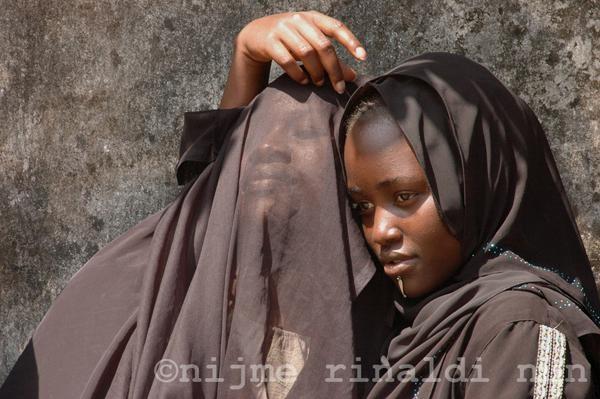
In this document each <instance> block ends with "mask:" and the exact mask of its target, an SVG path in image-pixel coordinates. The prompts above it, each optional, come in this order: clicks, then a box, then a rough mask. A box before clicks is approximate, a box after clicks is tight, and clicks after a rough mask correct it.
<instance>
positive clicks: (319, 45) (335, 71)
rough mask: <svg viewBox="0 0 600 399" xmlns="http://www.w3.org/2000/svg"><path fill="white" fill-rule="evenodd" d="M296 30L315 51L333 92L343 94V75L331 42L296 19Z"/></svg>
mask: <svg viewBox="0 0 600 399" xmlns="http://www.w3.org/2000/svg"><path fill="white" fill-rule="evenodd" d="M296 29H298V32H300V34H301V35H302V37H304V39H306V41H308V42H309V43H310V45H311V46H312V47H313V48H314V49H315V50H316V51H317V54H318V56H319V60H320V62H321V65H323V68H324V69H325V72H327V75H329V80H331V84H332V85H333V87H334V88H335V91H337V92H338V93H340V94H341V93H343V92H344V90H345V88H346V84H345V83H344V74H343V72H342V67H341V66H340V62H339V60H338V56H337V54H336V52H335V48H334V47H333V43H332V42H331V40H329V38H328V37H327V36H325V35H324V34H323V33H322V32H321V31H320V30H319V29H317V28H316V27H315V26H314V25H312V24H311V23H309V22H308V21H306V20H304V19H297V21H296Z"/></svg>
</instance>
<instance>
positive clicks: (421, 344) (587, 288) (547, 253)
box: [340, 53, 600, 397]
mask: <svg viewBox="0 0 600 399" xmlns="http://www.w3.org/2000/svg"><path fill="white" fill-rule="evenodd" d="M373 91H375V92H376V93H377V94H379V96H380V97H381V98H382V100H383V103H384V104H385V106H386V107H387V109H388V110H389V111H390V113H391V115H392V116H393V117H394V118H395V120H396V121H397V123H398V124H399V126H400V128H401V130H402V132H403V133H404V135H405V136H406V138H407V140H408V142H409V143H410V145H411V147H412V149H413V151H414V153H415V155H416V158H417V160H418V161H419V163H420V165H421V166H422V168H423V170H424V171H425V174H426V177H427V180H428V183H429V185H430V188H431V190H432V194H433V197H434V199H435V201H436V206H437V208H438V211H439V213H440V216H441V218H442V220H443V221H444V222H445V223H446V225H447V226H448V228H449V230H450V231H451V232H452V233H453V235H455V236H456V238H457V239H458V240H459V241H460V243H461V249H462V254H463V264H462V266H461V268H460V269H459V271H458V272H457V274H456V275H454V276H453V277H452V278H451V279H450V280H449V281H447V282H446V283H445V285H444V286H443V287H441V288H440V289H439V290H436V291H435V292H433V293H430V294H428V295H426V296H425V297H422V298H413V299H403V298H400V297H399V296H397V297H396V301H395V305H396V308H397V311H398V315H399V320H400V322H401V327H400V328H399V331H398V335H397V336H396V337H394V338H393V339H392V340H391V342H390V345H389V349H388V352H387V361H389V362H390V364H391V370H392V374H394V373H398V372H400V369H399V368H398V367H399V366H398V367H395V366H397V365H407V364H408V365H413V366H415V367H416V369H417V370H418V371H417V374H418V373H419V372H423V370H424V369H425V367H426V365H424V364H423V363H422V359H424V358H425V357H426V356H431V357H434V358H435V357H436V356H438V357H439V356H440V354H443V353H444V351H445V350H446V348H448V347H449V346H450V345H453V344H457V343H456V340H457V339H458V337H459V334H460V333H461V331H463V330H464V329H465V328H466V326H467V325H468V324H469V323H470V321H471V319H470V316H472V315H473V314H474V313H475V311H476V310H477V309H478V308H479V307H480V306H482V305H483V304H485V303H486V302H487V301H489V300H491V299H492V298H494V297H495V296H497V295H499V294H500V293H502V292H504V291H506V290H510V289H511V288H514V287H517V286H523V285H524V284H526V283H530V284H532V285H533V286H535V287H536V290H537V291H536V292H538V291H539V292H540V293H541V295H544V296H545V297H546V298H547V300H548V302H549V303H550V304H551V303H553V302H554V301H558V300H562V298H564V297H567V298H568V299H569V300H571V301H573V302H574V303H575V304H576V306H575V307H574V308H569V309H562V310H561V311H562V312H563V313H564V317H565V318H566V320H568V321H569V323H570V324H571V325H572V326H574V328H575V331H576V334H577V336H578V337H580V338H582V337H585V336H588V338H589V337H590V336H593V341H594V342H596V345H598V340H599V339H600V330H599V329H598V324H600V312H599V300H598V293H597V291H596V286H595V283H594V278H593V274H592V271H591V267H590V263H589V261H588V258H587V256H586V253H585V250H584V247H583V245H582V242H581V239H580V235H579V232H578V229H577V226H576V224H575V220H574V217H573V214H572V212H571V209H570V206H569V202H568V200H567V196H566V194H565V191H564V188H563V185H562V183H561V180H560V177H559V173H558V171H557V168H556V165H555V162H554V159H553V156H552V153H551V151H550V147H549V145H548V142H547V139H546V136H545V134H544V131H543V129H542V127H541V126H540V123H539V122H538V120H537V118H536V116H535V115H534V113H533V111H532V110H531V109H530V108H529V107H528V106H527V104H525V102H524V101H523V100H521V99H520V98H519V97H517V96H516V95H514V94H513V93H512V92H511V91H509V90H508V89H507V88H506V87H505V86H504V85H503V84H502V83H500V82H499V81H498V80H497V79H496V78H495V77H494V76H493V75H492V74H491V73H490V72H489V71H488V70H487V69H485V68H484V67H482V66H481V65H479V64H477V63H475V62H473V61H471V60H469V59H467V58H465V57H463V56H459V55H453V54H448V53H428V54H423V55H420V56H417V57H414V58H411V59H408V60H407V61H405V62H403V63H402V64H401V65H399V66H398V67H397V68H394V69H393V70H391V71H389V72H387V73H385V74H383V75H381V76H378V77H376V78H373V79H372V80H370V81H369V82H367V83H366V84H365V85H363V86H362V87H361V88H359V89H358V90H357V91H356V92H355V93H354V94H353V96H352V97H351V99H350V100H349V102H348V104H347V107H346V111H345V113H344V116H343V118H342V122H341V130H342V131H341V134H340V139H341V142H342V143H341V147H343V142H344V139H345V134H346V132H345V122H346V120H347V119H348V117H349V115H351V114H352V112H353V111H354V109H355V108H356V106H357V105H358V104H359V103H360V101H361V100H363V99H365V98H366V97H368V96H369V95H371V94H372V93H373ZM555 303H556V302H555ZM591 341H592V340H591V339H590V340H589V342H591ZM457 345H460V343H458V344H457ZM596 348H600V346H596ZM599 356H600V354H593V356H592V357H596V360H595V362H596V367H597V366H598V357H599ZM444 384H445V382H441V383H440V384H439V385H438V387H436V392H437V394H438V395H439V396H436V397H450V396H444V395H449V389H450V388H449V387H448V390H445V389H446V388H445V387H444ZM410 392H413V393H414V387H411V386H410V383H402V382H398V381H395V382H385V381H380V382H378V383H377V384H375V386H374V388H373V390H372V392H371V396H370V397H387V395H392V396H394V395H399V396H394V397H403V396H402V395H409V393H410ZM419 397H421V396H419ZM424 397H427V396H424Z"/></svg>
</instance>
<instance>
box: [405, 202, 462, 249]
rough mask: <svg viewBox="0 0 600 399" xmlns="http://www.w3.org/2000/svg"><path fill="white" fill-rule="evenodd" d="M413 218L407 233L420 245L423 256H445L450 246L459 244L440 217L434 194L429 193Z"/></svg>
mask: <svg viewBox="0 0 600 399" xmlns="http://www.w3.org/2000/svg"><path fill="white" fill-rule="evenodd" d="M411 219H412V220H411V226H410V227H411V230H410V233H409V232H407V233H406V235H407V236H408V237H407V238H410V239H412V241H413V243H414V244H416V245H417V246H418V247H419V250H420V251H421V256H422V257H423V258H430V259H431V258H439V257H444V258H445V257H446V255H445V253H446V252H447V250H448V249H449V247H454V246H455V244H458V241H457V240H456V239H455V238H454V237H453V236H452V235H451V234H450V233H449V232H448V229H447V228H446V226H445V225H444V223H443V222H442V220H441V219H440V217H439V214H438V211H437V208H436V206H435V201H434V200H433V196H431V195H429V197H428V198H427V200H425V201H424V202H423V204H422V205H421V207H420V208H419V210H418V211H417V212H416V213H415V214H414V215H413V217H412V218H411Z"/></svg>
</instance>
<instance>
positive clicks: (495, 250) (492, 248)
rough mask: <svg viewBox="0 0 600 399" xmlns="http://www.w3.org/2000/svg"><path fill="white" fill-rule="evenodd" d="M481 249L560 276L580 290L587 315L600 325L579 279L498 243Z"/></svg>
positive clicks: (599, 317) (570, 305)
mask: <svg viewBox="0 0 600 399" xmlns="http://www.w3.org/2000/svg"><path fill="white" fill-rule="evenodd" d="M483 251H484V252H486V253H489V254H492V255H493V256H504V257H507V258H509V259H511V260H514V261H517V262H519V263H522V264H524V265H526V266H529V267H532V268H534V269H539V270H544V271H548V272H552V273H554V274H557V275H558V276H559V277H560V278H562V279H563V280H565V281H566V282H567V283H569V284H571V285H572V286H574V287H575V288H577V289H578V290H579V291H581V293H582V294H583V297H584V301H585V303H584V306H585V308H586V310H587V311H588V314H589V316H590V317H591V319H592V320H593V321H594V322H595V323H596V325H598V326H600V312H599V311H598V310H597V309H595V308H594V307H593V306H592V305H591V303H590V301H589V298H588V297H587V294H586V292H585V291H584V289H583V285H582V284H581V281H580V280H579V279H578V278H576V277H571V276H569V275H567V274H566V273H564V272H562V271H560V270H557V269H554V268H551V267H543V266H539V265H534V264H533V263H530V262H528V261H526V260H525V259H523V258H521V257H520V256H519V255H517V254H515V253H514V252H512V251H511V250H509V249H505V248H502V247H501V246H500V245H497V244H494V243H488V244H486V245H485V246H484V247H483ZM474 255H475V254H473V255H472V256H474ZM519 287H520V288H522V286H519ZM555 305H559V309H564V308H571V309H577V310H578V311H580V312H581V311H582V309H581V308H579V307H578V306H576V305H575V304H571V303H561V304H558V303H555Z"/></svg>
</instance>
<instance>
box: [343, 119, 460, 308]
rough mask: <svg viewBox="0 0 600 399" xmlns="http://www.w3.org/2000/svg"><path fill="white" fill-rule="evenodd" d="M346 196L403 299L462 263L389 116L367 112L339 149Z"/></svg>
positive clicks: (437, 281)
mask: <svg viewBox="0 0 600 399" xmlns="http://www.w3.org/2000/svg"><path fill="white" fill-rule="evenodd" d="M344 160H345V165H346V172H347V177H348V192H349V194H350V196H351V198H352V202H353V207H354V208H355V209H356V210H357V212H359V213H360V216H361V220H362V227H363V233H364V235H365V238H366V240H367V243H368V244H369V246H370V247H371V249H372V250H373V251H374V253H375V254H376V255H377V257H378V258H379V260H380V262H381V264H382V265H383V267H384V271H385V273H386V274H387V275H388V276H389V277H391V278H392V279H394V281H396V277H398V276H400V277H402V282H403V286H404V292H405V294H406V295H407V296H408V297H419V296H422V295H425V294H428V293H430V292H432V291H434V290H435V289H437V288H438V287H440V286H441V285H442V284H443V283H444V281H446V280H447V279H448V278H449V277H450V276H451V275H452V274H453V273H454V272H455V271H456V270H457V269H458V267H459V265H460V263H461V256H460V243H459V241H458V240H457V239H456V238H455V237H454V236H452V235H451V234H450V232H449V231H448V229H447V228H446V225H445V224H444V223H443V222H442V220H441V219H440V217H439V215H438V211H437V208H436V206H435V202H434V198H433V195H432V193H431V190H430V189H429V185H428V183H427V179H426V176H425V173H424V172H423V169H422V168H421V166H420V164H419V162H418V161H417V159H416V157H415V155H414V153H413V151H412V149H411V147H410V145H409V144H408V142H407V140H406V139H405V138H404V135H403V133H402V131H401V130H400V129H399V128H398V125H397V123H396V122H395V120H394V119H392V117H391V115H389V113H388V112H387V111H386V112H383V111H370V112H367V113H366V114H364V115H363V116H362V117H361V118H360V119H359V120H358V121H357V122H356V123H355V124H354V126H353V127H352V130H351V131H350V132H349V133H348V137H347V139H346V144H345V147H344Z"/></svg>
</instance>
